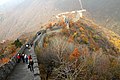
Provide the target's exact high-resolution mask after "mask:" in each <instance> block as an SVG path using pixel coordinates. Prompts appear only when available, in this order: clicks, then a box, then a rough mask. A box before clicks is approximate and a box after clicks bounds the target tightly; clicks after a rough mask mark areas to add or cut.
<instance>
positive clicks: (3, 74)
mask: <svg viewBox="0 0 120 80" xmlns="http://www.w3.org/2000/svg"><path fill="white" fill-rule="evenodd" d="M39 32H41V34H40V35H38V33H37V34H36V35H35V36H34V37H33V38H32V39H31V40H29V41H28V42H27V43H26V44H29V43H32V42H34V44H33V45H34V47H35V45H36V43H38V41H39V39H40V38H41V36H42V35H43V34H44V33H45V30H41V31H39ZM24 50H25V45H23V46H22V47H21V49H20V50H19V51H18V52H17V54H18V53H19V54H20V53H23V51H24ZM17 54H16V55H15V56H13V57H12V58H11V59H10V61H9V62H8V63H6V64H4V65H3V66H0V80H5V79H6V78H7V77H8V75H9V74H10V73H11V72H12V70H13V69H14V67H15V66H16V64H17V59H16V56H17ZM31 55H32V58H33V61H34V80H41V78H40V71H39V66H38V60H37V56H36V54H35V53H32V54H31Z"/></svg>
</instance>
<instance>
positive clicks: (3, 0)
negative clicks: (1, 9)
mask: <svg viewBox="0 0 120 80" xmlns="http://www.w3.org/2000/svg"><path fill="white" fill-rule="evenodd" d="M8 1H10V0H0V5H3V4H5V3H6V2H8Z"/></svg>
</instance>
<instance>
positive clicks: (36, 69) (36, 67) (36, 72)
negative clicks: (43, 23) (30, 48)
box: [31, 30, 46, 80]
mask: <svg viewBox="0 0 120 80" xmlns="http://www.w3.org/2000/svg"><path fill="white" fill-rule="evenodd" d="M45 32H46V31H45V30H42V31H41V34H40V35H37V34H36V35H37V37H36V39H35V40H34V44H33V45H34V49H35V47H36V45H37V44H38V41H39V40H40V39H41V38H42V36H43V35H44V33H45ZM34 53H35V52H34ZM34 53H33V54H31V55H32V58H33V61H34V66H33V67H34V80H41V78H40V71H39V65H38V60H37V56H36V54H34Z"/></svg>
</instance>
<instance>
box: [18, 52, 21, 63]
mask: <svg viewBox="0 0 120 80" xmlns="http://www.w3.org/2000/svg"><path fill="white" fill-rule="evenodd" d="M20 60H21V56H20V54H18V55H17V63H20Z"/></svg>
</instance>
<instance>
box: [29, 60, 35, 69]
mask: <svg viewBox="0 0 120 80" xmlns="http://www.w3.org/2000/svg"><path fill="white" fill-rule="evenodd" d="M33 64H34V62H33V60H32V59H30V60H29V64H28V68H30V71H34V69H33Z"/></svg>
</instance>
